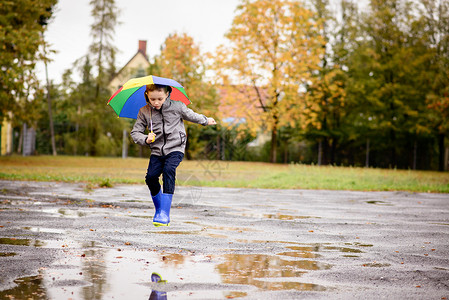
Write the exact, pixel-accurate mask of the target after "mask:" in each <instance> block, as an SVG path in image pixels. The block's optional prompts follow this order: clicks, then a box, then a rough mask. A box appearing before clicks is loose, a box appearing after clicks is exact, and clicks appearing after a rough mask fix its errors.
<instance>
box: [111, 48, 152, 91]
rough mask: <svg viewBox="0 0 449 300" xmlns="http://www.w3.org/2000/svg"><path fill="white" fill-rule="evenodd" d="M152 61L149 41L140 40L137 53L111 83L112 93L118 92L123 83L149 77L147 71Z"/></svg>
mask: <svg viewBox="0 0 449 300" xmlns="http://www.w3.org/2000/svg"><path fill="white" fill-rule="evenodd" d="M149 66H150V61H149V60H148V56H147V41H143V40H140V41H139V44H138V48H137V53H136V54H135V55H134V56H133V57H132V58H131V59H130V60H129V61H128V62H127V63H126V64H125V66H124V67H123V68H121V69H120V71H118V72H117V74H116V75H115V76H114V77H113V78H112V80H111V81H110V82H109V86H108V87H109V89H110V90H111V93H113V92H115V91H116V90H118V89H119V88H120V87H121V86H122V85H123V83H125V82H126V81H128V80H129V79H131V78H136V77H142V76H146V75H147V69H148V68H149Z"/></svg>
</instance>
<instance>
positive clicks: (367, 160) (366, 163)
mask: <svg viewBox="0 0 449 300" xmlns="http://www.w3.org/2000/svg"><path fill="white" fill-rule="evenodd" d="M365 167H366V168H369V139H366V156H365Z"/></svg>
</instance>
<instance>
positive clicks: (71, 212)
mask: <svg viewBox="0 0 449 300" xmlns="http://www.w3.org/2000/svg"><path fill="white" fill-rule="evenodd" d="M41 211H42V212H44V213H49V214H53V215H59V216H60V217H65V218H82V217H86V216H87V215H88V214H87V213H86V212H85V211H82V210H75V209H67V208H48V209H42V210H41Z"/></svg>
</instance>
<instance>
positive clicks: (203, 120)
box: [181, 104, 217, 126]
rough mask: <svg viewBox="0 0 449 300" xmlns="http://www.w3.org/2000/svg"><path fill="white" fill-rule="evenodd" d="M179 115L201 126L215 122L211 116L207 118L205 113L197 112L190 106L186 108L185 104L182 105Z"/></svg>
mask: <svg viewBox="0 0 449 300" xmlns="http://www.w3.org/2000/svg"><path fill="white" fill-rule="evenodd" d="M181 115H182V118H183V119H184V120H187V121H189V122H193V123H197V124H201V125H203V126H206V125H215V124H217V123H216V122H215V120H214V119H213V118H208V117H206V116H205V115H202V114H198V113H196V112H194V111H193V110H191V109H190V108H187V106H186V105H185V104H183V105H182V110H181Z"/></svg>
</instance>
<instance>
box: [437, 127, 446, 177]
mask: <svg viewBox="0 0 449 300" xmlns="http://www.w3.org/2000/svg"><path fill="white" fill-rule="evenodd" d="M444 150H445V149H444V134H442V133H440V134H438V171H444Z"/></svg>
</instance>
